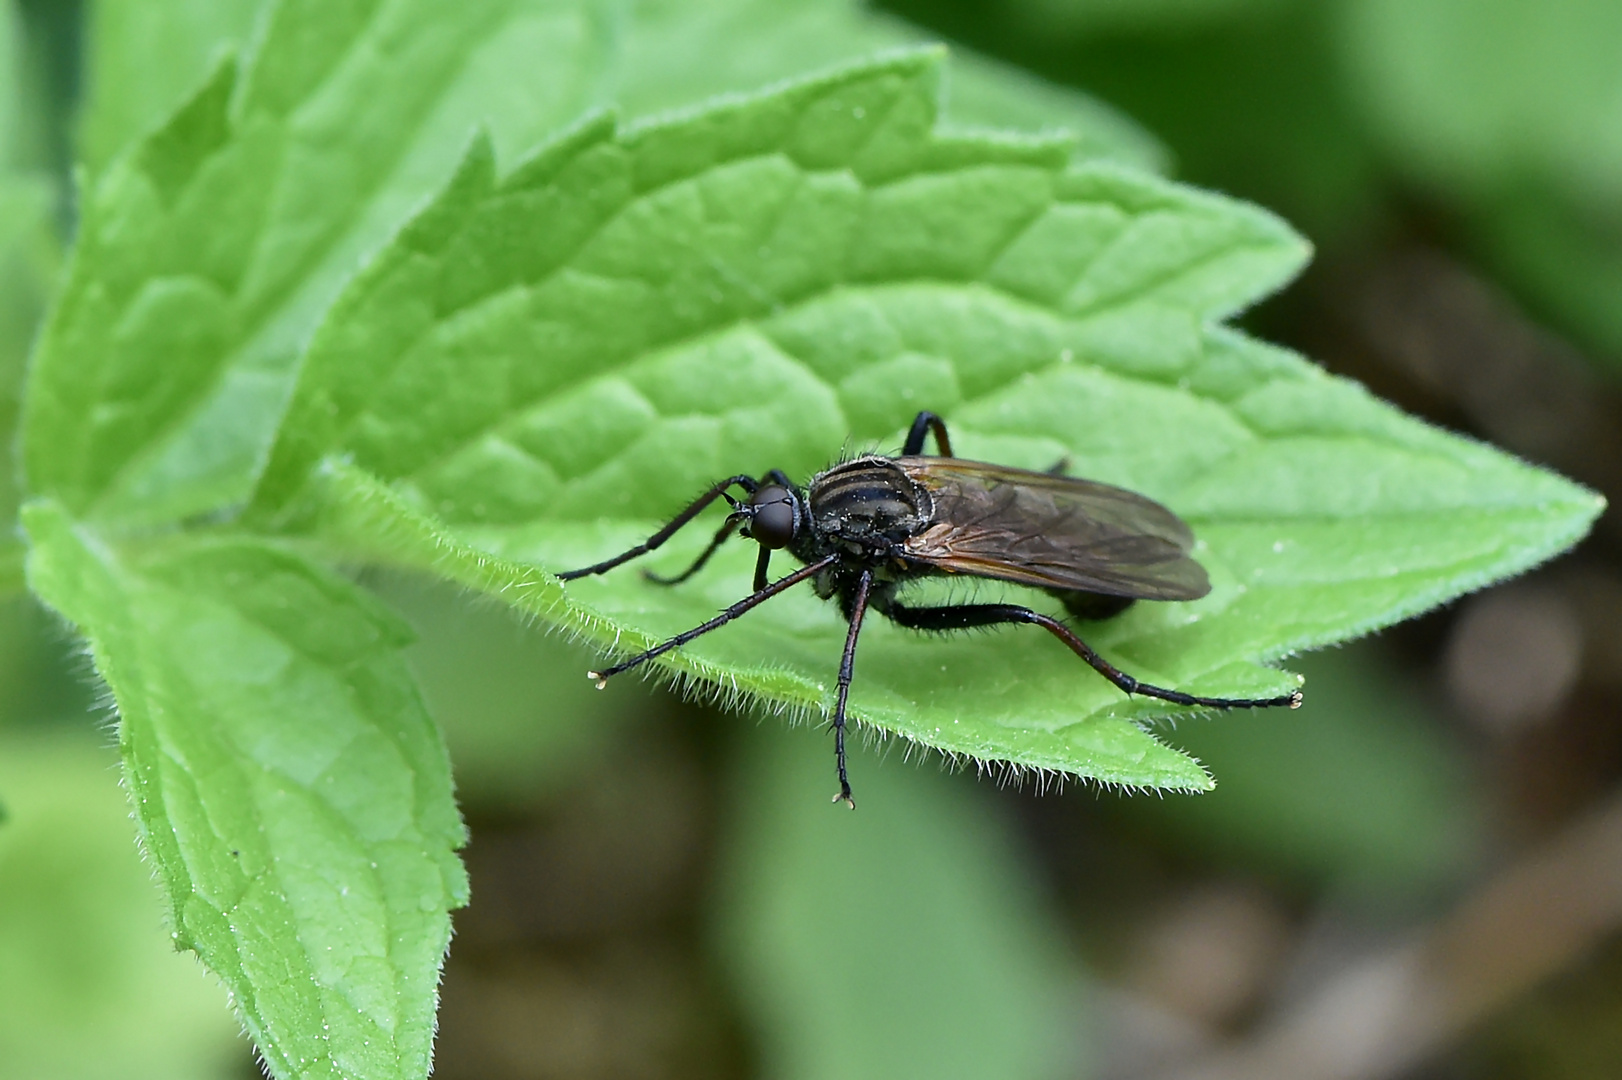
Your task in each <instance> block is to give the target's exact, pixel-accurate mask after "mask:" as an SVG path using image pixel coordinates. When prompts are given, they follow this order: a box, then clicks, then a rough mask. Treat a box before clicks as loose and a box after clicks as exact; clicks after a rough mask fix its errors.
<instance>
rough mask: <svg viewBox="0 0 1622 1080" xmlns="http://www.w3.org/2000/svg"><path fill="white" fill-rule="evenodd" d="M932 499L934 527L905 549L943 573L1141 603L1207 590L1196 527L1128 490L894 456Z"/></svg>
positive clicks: (935, 459)
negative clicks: (1192, 554) (1194, 551)
mask: <svg viewBox="0 0 1622 1080" xmlns="http://www.w3.org/2000/svg"><path fill="white" fill-rule="evenodd" d="M895 461H896V464H897V465H899V466H900V467H901V468H902V470H904V471H905V472H906V474H907V475H908V476H909V477H911V478H912V480H913V481H914V482H915V483H917V484H919V485H921V486H922V487H923V488H925V489H926V490H927V491H928V492H929V493H930V495H931V496H932V497H933V499H934V503H935V509H934V513H933V515H932V517H933V520H934V524H932V525H931V526H930V527H929V528H927V529H925V530H924V531H923V532H921V533H919V534H918V535H916V536H914V537H912V538H911V539H909V540H908V541H907V542H906V545H905V547H906V551H907V554H908V555H909V556H911V557H912V558H914V559H917V560H919V561H921V562H926V563H931V564H933V565H935V566H938V567H940V568H941V569H942V570H945V571H947V572H948V573H957V574H972V575H973V576H975V577H985V578H996V579H998V580H1001V581H1013V582H1017V583H1019V584H1021V585H1035V586H1038V587H1040V588H1044V589H1076V590H1080V591H1083V592H1092V593H1103V594H1105V595H1107V596H1130V597H1133V598H1135V599H1140V600H1195V599H1198V598H1199V597H1202V596H1204V595H1205V594H1206V593H1208V592H1210V591H1211V583H1210V580H1209V579H1208V578H1207V577H1206V576H1205V568H1204V567H1202V566H1201V565H1200V564H1199V563H1197V562H1195V561H1194V560H1193V559H1191V558H1189V556H1188V553H1189V550H1190V549H1191V548H1192V547H1193V546H1194V534H1193V532H1192V531H1190V529H1189V527H1188V525H1187V524H1186V523H1185V522H1184V521H1183V520H1182V519H1181V518H1179V517H1178V516H1177V515H1176V514H1173V513H1172V512H1171V511H1170V510H1167V509H1166V508H1165V507H1164V506H1161V505H1160V504H1159V503H1157V502H1154V501H1153V500H1151V499H1146V498H1144V497H1143V496H1142V495H1138V494H1135V493H1134V492H1131V491H1127V490H1126V489H1125V488H1118V487H1111V486H1110V485H1109V484H1099V483H1094V482H1093V481H1091V480H1078V479H1076V478H1074V477H1069V476H1055V475H1053V474H1051V473H1039V472H1029V471H1027V470H1025V469H1012V468H1008V467H1006V466H1002V465H988V464H986V463H985V462H981V461H962V460H960V459H958V458H940V457H903V458H896V459H895Z"/></svg>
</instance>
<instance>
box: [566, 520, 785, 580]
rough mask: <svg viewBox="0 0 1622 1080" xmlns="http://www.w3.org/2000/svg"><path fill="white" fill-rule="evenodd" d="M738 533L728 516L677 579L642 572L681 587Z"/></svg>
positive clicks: (646, 575) (648, 571) (645, 571)
mask: <svg viewBox="0 0 1622 1080" xmlns="http://www.w3.org/2000/svg"><path fill="white" fill-rule="evenodd" d="M737 531H738V518H737V517H736V516H735V515H732V514H728V515H727V519H726V523H725V524H723V525H722V526H721V529H720V531H719V532H717V533H716V534H715V539H713V540H711V541H710V546H709V547H707V548H705V549H704V553H703V554H701V555H700V556H699V557H698V558H697V559H695V560H693V565H692V566H689V567H688V568H687V569H685V570H683V571H682V572H681V573H679V574H677V575H676V576H675V577H665V576H664V575H663V574H655V573H654V572H653V571H652V570H644V571H642V576H643V577H645V578H647V579H648V580H649V581H651V582H653V583H654V584H655V585H680V584H681V583H682V582H684V581H686V580H687V579H688V578H690V577H692V576H693V575H694V574H696V573H698V572H699V571H700V570H702V569H704V564H705V563H707V562H709V561H710V556H711V555H714V554H715V549H716V548H718V547H720V546H721V545H722V544H724V543H726V542H727V540H729V539H730V538H731V537H732V536H733V535H734V534H735V533H736V532H737ZM565 580H567V579H565ZM755 588H756V589H759V588H760V586H758V585H757V586H755Z"/></svg>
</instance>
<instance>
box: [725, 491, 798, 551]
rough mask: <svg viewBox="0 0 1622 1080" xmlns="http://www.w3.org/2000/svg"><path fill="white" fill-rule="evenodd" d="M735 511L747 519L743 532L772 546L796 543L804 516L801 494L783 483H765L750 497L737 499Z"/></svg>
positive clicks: (734, 505) (779, 546)
mask: <svg viewBox="0 0 1622 1080" xmlns="http://www.w3.org/2000/svg"><path fill="white" fill-rule="evenodd" d="M732 512H733V514H734V515H735V516H737V517H738V518H740V519H741V520H742V522H743V527H742V530H741V531H742V532H743V535H745V536H747V537H748V538H749V539H751V540H753V541H755V543H757V544H759V545H760V546H761V547H763V548H771V549H772V550H776V549H778V548H785V547H788V546H789V545H790V544H792V543H793V542H794V540H795V538H796V537H797V536H799V533H800V523H801V521H802V520H803V518H804V514H803V512H802V511H801V504H800V496H799V495H798V494H797V493H795V492H794V491H793V489H791V488H786V487H784V486H783V485H781V484H762V485H761V486H760V487H759V488H756V489H755V492H754V494H752V495H750V496H749V499H748V500H747V501H745V502H734V503H733V508H732Z"/></svg>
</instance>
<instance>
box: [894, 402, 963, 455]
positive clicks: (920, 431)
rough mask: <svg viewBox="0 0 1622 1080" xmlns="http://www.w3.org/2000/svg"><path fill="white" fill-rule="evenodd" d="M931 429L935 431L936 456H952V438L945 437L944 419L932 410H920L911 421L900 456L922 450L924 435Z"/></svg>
mask: <svg viewBox="0 0 1622 1080" xmlns="http://www.w3.org/2000/svg"><path fill="white" fill-rule="evenodd" d="M931 431H933V432H934V433H935V448H936V449H937V450H939V451H940V454H939V455H938V456H940V457H951V456H952V440H950V439H948V438H947V437H946V421H944V420H942V419H941V418H940V417H938V416H936V415H935V414H934V413H932V412H921V413H919V414H918V415H917V417H916V418H914V420H913V422H912V430H911V431H909V432H907V441H906V442H905V443H904V444H902V447H901V456H902V457H914V456H916V455H918V454H921V453H923V452H924V436H925V435H927V434H929V433H930V432H931Z"/></svg>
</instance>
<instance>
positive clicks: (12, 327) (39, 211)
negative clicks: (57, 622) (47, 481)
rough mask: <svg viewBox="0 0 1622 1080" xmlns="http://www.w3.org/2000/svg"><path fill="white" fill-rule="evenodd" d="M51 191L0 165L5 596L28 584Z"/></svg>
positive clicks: (1, 570) (50, 259) (1, 565)
mask: <svg viewBox="0 0 1622 1080" xmlns="http://www.w3.org/2000/svg"><path fill="white" fill-rule="evenodd" d="M50 209H51V191H50V184H49V182H48V181H46V180H45V178H44V177H41V176H35V175H30V174H26V173H18V172H9V171H6V170H4V169H0V597H4V596H9V595H12V594H14V593H19V592H21V591H22V588H23V578H22V554H23V549H22V544H21V543H20V542H19V541H18V539H17V535H16V533H17V530H16V522H17V505H18V502H19V499H20V492H19V491H18V490H17V471H18V470H17V467H16V462H15V461H14V460H13V457H12V455H13V452H14V450H15V448H16V445H17V437H16V435H17V418H18V414H19V412H20V410H21V407H22V389H23V371H24V369H25V367H26V361H27V357H28V344H29V341H30V340H31V339H32V337H33V334H34V327H35V326H36V325H37V324H38V321H39V317H40V314H41V312H42V311H43V310H44V307H45V298H46V295H47V292H48V290H49V288H50V279H51V274H52V272H53V270H54V268H55V263H56V255H57V244H56V240H55V238H54V237H53V236H52V234H51V228H50Z"/></svg>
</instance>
